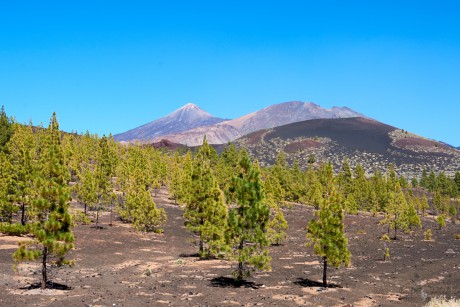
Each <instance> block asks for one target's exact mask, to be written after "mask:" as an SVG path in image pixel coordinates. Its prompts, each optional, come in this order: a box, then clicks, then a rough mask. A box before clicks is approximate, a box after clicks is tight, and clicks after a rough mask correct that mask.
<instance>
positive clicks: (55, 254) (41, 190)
mask: <svg viewBox="0 0 460 307" xmlns="http://www.w3.org/2000/svg"><path fill="white" fill-rule="evenodd" d="M43 150H44V153H43V155H42V159H41V170H40V173H39V178H38V179H37V181H36V189H37V191H38V195H37V197H36V198H35V199H34V201H33V204H32V210H33V213H34V215H33V216H34V219H35V221H34V224H33V227H31V229H32V230H31V233H32V235H33V236H34V240H32V241H30V242H21V243H20V246H19V249H18V250H17V251H16V252H15V253H14V255H13V257H14V259H15V261H16V263H19V262H21V261H36V260H39V259H40V261H41V267H42V268H41V273H42V274H41V277H42V278H41V288H42V289H45V288H46V286H47V283H48V270H49V269H50V266H51V267H54V266H62V265H69V264H71V262H69V261H68V260H66V259H65V254H66V253H67V252H68V251H69V250H70V249H71V248H73V246H74V244H73V241H74V236H73V233H72V230H71V226H72V219H71V216H70V214H69V212H68V208H69V198H70V197H69V191H68V181H67V179H66V178H68V175H67V173H66V172H67V169H66V165H65V162H64V154H63V150H62V147H61V141H60V133H59V124H58V122H57V119H56V113H53V116H52V117H51V122H50V125H49V127H48V130H47V133H46V147H45V148H43Z"/></svg>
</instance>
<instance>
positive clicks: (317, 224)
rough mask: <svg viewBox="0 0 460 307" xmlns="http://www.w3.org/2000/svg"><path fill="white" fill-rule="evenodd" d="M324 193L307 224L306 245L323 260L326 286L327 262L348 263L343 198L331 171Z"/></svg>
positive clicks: (334, 264)
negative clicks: (316, 209)
mask: <svg viewBox="0 0 460 307" xmlns="http://www.w3.org/2000/svg"><path fill="white" fill-rule="evenodd" d="M329 174H330V176H327V177H328V180H327V184H326V187H325V188H326V193H325V194H324V196H323V199H322V201H321V203H320V206H319V210H318V211H316V212H315V216H316V218H315V219H312V220H310V222H309V223H308V226H307V240H308V243H307V245H312V246H313V247H314V249H315V253H316V254H317V255H318V256H320V257H322V260H323V286H324V287H327V267H328V264H330V265H332V266H333V267H335V268H338V267H340V266H341V265H342V264H343V265H345V266H348V265H349V264H350V257H351V254H350V251H349V250H348V239H347V238H346V236H345V232H344V225H343V218H344V213H343V211H344V209H343V204H342V203H343V200H342V199H341V197H340V194H338V193H337V191H336V188H335V184H334V183H333V178H332V172H330V173H329Z"/></svg>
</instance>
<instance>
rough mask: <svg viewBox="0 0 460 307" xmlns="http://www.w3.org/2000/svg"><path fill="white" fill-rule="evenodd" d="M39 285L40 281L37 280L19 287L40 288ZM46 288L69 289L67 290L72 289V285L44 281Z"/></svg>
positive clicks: (24, 288)
mask: <svg viewBox="0 0 460 307" xmlns="http://www.w3.org/2000/svg"><path fill="white" fill-rule="evenodd" d="M41 287H42V284H41V282H37V283H34V284H31V285H28V286H26V287H22V288H20V289H21V290H34V289H40V288H41ZM46 289H53V290H63V291H69V290H72V287H70V286H67V285H63V284H59V283H56V282H52V281H48V282H47V283H46Z"/></svg>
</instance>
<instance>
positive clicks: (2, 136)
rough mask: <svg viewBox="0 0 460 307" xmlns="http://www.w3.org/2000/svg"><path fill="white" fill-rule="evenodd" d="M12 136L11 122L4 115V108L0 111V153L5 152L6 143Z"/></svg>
mask: <svg viewBox="0 0 460 307" xmlns="http://www.w3.org/2000/svg"><path fill="white" fill-rule="evenodd" d="M12 135H13V121H12V120H11V119H10V118H8V116H7V115H6V113H5V107H4V106H2V109H1V111H0V151H3V152H6V150H7V148H6V143H8V141H9V140H10V138H11V136H12Z"/></svg>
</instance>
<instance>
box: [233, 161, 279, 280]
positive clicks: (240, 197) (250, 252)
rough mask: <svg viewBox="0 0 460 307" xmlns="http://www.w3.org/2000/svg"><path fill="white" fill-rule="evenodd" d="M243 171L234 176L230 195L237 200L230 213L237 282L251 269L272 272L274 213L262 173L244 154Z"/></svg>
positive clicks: (241, 163) (247, 274)
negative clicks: (266, 197)
mask: <svg viewBox="0 0 460 307" xmlns="http://www.w3.org/2000/svg"><path fill="white" fill-rule="evenodd" d="M239 166H240V172H239V174H238V176H236V177H233V180H232V185H231V187H230V193H231V194H232V195H234V197H235V199H236V208H233V209H231V210H230V212H229V219H228V225H229V231H228V232H227V235H228V238H227V240H228V244H229V246H230V247H231V249H232V251H231V256H232V258H234V259H236V260H237V261H238V268H237V269H236V271H235V272H234V275H235V278H236V279H237V280H242V279H243V278H244V277H245V276H249V275H250V272H251V269H259V270H268V269H270V260H271V258H270V256H269V254H268V248H267V246H268V245H269V242H268V239H267V235H266V227H267V224H268V222H269V218H270V210H269V207H268V205H267V204H266V203H265V202H264V193H263V189H262V186H261V180H260V178H259V171H258V170H257V169H256V168H254V166H253V164H252V162H251V160H250V158H249V156H248V154H247V153H246V152H243V153H242V158H241V160H240V163H239Z"/></svg>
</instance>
